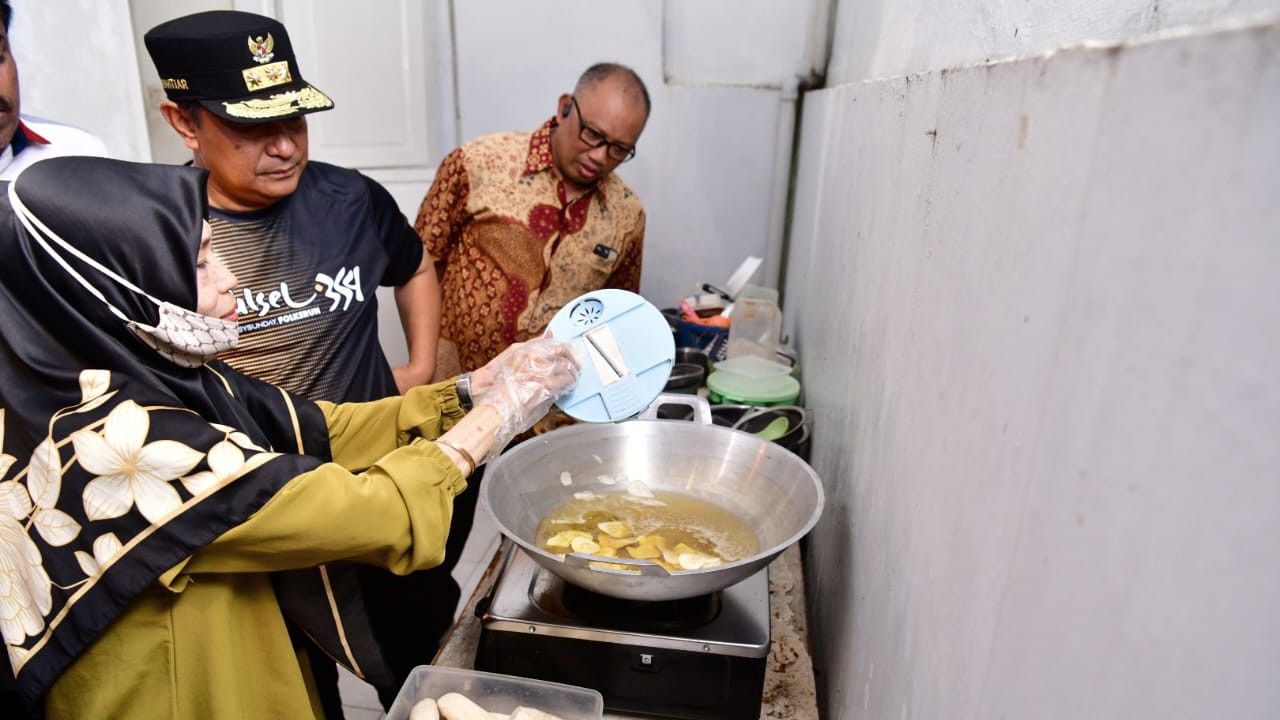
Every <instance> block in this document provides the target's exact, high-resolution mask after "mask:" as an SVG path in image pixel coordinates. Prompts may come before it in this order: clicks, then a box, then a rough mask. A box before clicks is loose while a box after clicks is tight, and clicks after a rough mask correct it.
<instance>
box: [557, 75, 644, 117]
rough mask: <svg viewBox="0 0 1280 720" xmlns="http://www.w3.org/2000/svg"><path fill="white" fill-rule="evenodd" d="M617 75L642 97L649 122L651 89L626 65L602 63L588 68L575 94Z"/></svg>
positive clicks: (579, 81) (579, 80) (580, 79)
mask: <svg viewBox="0 0 1280 720" xmlns="http://www.w3.org/2000/svg"><path fill="white" fill-rule="evenodd" d="M615 75H618V76H620V77H621V78H622V79H623V81H624V82H626V83H627V84H628V85H630V87H629V88H627V89H628V90H631V91H634V92H636V93H637V94H638V95H640V99H641V100H643V101H644V117H645V119H646V120H647V119H648V118H649V108H650V104H649V89H648V88H646V87H645V86H644V81H643V80H641V79H640V76H639V75H637V74H636V71H635V70H632V69H631V68H629V67H627V66H626V65H619V64H618V63H611V62H602V63H596V64H595V65H592V66H591V67H589V68H587V70H586V72H584V73H582V76H581V77H579V78H578V84H577V86H575V87H574V92H575V93H576V92H578V91H580V90H583V89H585V88H589V87H592V86H595V85H599V84H600V83H601V82H604V81H605V80H608V79H609V78H611V77H613V76H615Z"/></svg>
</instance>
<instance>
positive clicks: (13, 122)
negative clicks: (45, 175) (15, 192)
mask: <svg viewBox="0 0 1280 720" xmlns="http://www.w3.org/2000/svg"><path fill="white" fill-rule="evenodd" d="M12 17H13V9H12V8H11V7H10V6H9V0H0V21H3V24H4V30H3V31H0V146H2V147H3V148H4V149H3V150H0V180H12V179H13V178H14V176H15V175H17V174H18V171H19V170H21V169H22V168H24V167H26V166H28V165H30V164H31V163H33V162H36V161H37V160H43V159H44V158H47V157H56V156H58V155H97V156H107V155H108V153H107V148H106V146H105V145H103V144H102V141H101V140H99V139H98V138H96V137H94V136H92V135H90V134H89V133H87V132H85V131H83V130H80V129H79V128H74V127H71V126H70V125H63V124H62V123H56V122H52V121H49V120H41V119H40V118H36V117H31V116H25V117H24V116H22V115H20V114H19V98H18V65H17V63H16V62H15V61H14V59H13V55H12V54H11V53H10V51H9V21H10V20H11V19H12Z"/></svg>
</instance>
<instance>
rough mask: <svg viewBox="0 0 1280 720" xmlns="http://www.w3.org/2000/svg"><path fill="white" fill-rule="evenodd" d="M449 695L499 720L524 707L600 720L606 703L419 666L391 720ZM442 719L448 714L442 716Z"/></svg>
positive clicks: (535, 683) (555, 687) (567, 691)
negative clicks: (497, 717)
mask: <svg viewBox="0 0 1280 720" xmlns="http://www.w3.org/2000/svg"><path fill="white" fill-rule="evenodd" d="M449 693H458V694H460V695H462V696H464V697H466V698H467V699H468V700H470V701H471V702H473V703H475V704H476V705H478V706H480V708H481V709H483V710H485V711H486V712H488V713H491V714H498V715H510V714H511V713H512V712H513V711H515V710H516V708H520V707H525V708H531V709H534V710H539V711H541V712H544V713H548V714H550V715H553V716H555V717H557V718H560V720H600V718H601V717H602V716H603V714H604V698H603V697H602V696H601V695H600V693H598V692H596V691H595V690H591V689H589V688H584V687H578V686H576V685H563V684H561V683H553V682H547V681H545V680H531V679H529V678H522V677H515V676H514V675H499V674H497V673H487V672H480V671H479V670H463V669H460V668H450V667H437V666H435V665H419V666H418V667H416V668H414V669H413V671H412V672H410V673H409V678H408V679H407V680H405V683H404V686H403V687H401V688H400V694H399V695H396V701H395V703H394V704H392V706H391V711H390V712H388V713H387V720H409V717H410V712H411V711H412V709H413V707H414V706H415V705H417V704H418V703H419V702H421V701H422V700H424V699H426V698H431V699H433V700H436V701H439V700H440V698H442V697H444V696H445V695H448V694H449ZM440 717H441V718H444V717H445V715H444V714H443V713H442V714H441V715H440ZM491 717H492V715H491Z"/></svg>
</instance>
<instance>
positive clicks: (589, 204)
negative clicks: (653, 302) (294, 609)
mask: <svg viewBox="0 0 1280 720" xmlns="http://www.w3.org/2000/svg"><path fill="white" fill-rule="evenodd" d="M648 118H649V93H648V91H647V90H646V89H645V86H644V82H643V81H641V80H640V78H639V76H637V75H636V74H635V72H634V71H632V70H631V69H630V68H626V67H623V66H621V65H615V64H612V63H601V64H598V65H593V66H592V67H590V68H588V69H587V71H586V72H585V73H583V74H582V77H581V78H579V80H578V84H577V86H576V87H575V88H574V91H573V94H572V95H568V94H565V95H561V96H560V98H559V101H558V102H557V106H556V114H555V115H554V116H553V117H552V118H551V119H550V120H548V121H547V122H546V123H544V124H543V125H542V127H540V128H538V129H537V130H535V131H533V132H532V133H528V132H522V133H519V132H512V133H497V134H493V135H485V136H482V137H479V138H476V139H474V140H472V141H471V142H469V143H467V144H465V145H463V146H462V147H460V148H458V149H456V150H454V151H453V152H452V153H450V154H449V155H448V157H446V158H445V159H444V162H443V163H441V165H440V169H439V171H438V172H437V173H436V179H435V182H434V183H432V185H431V189H430V190H429V191H428V192H427V196H426V198H425V199H424V200H423V201H422V207H421V208H420V209H419V211H418V220H417V223H416V225H415V227H416V228H417V230H418V234H419V235H420V236H421V237H422V241H423V243H424V245H425V247H426V250H427V252H428V253H430V254H431V256H432V257H434V258H435V259H436V270H437V274H438V275H439V277H440V278H441V281H440V282H441V286H442V312H443V318H442V320H441V328H440V338H441V341H442V344H444V341H449V342H450V343H452V344H454V345H456V349H457V353H458V361H459V363H460V365H461V367H460V368H453V369H454V370H458V369H460V370H464V371H465V370H472V369H474V368H478V367H480V366H482V365H484V364H485V363H486V362H488V361H489V359H490V358H492V357H494V356H495V355H497V354H498V353H499V352H501V351H502V350H503V349H504V348H506V347H507V346H508V345H510V344H511V343H513V342H516V341H519V340H524V339H527V338H531V337H534V336H537V335H539V334H541V333H542V332H543V331H544V330H545V329H546V327H547V323H548V322H550V320H551V318H552V317H553V316H554V315H555V314H556V311H558V310H559V309H560V308H561V307H563V306H564V305H565V304H566V303H568V302H569V301H570V300H572V299H573V298H575V297H577V296H579V295H581V294H582V293H585V292H589V291H591V290H599V289H601V288H621V289H623V290H631V291H632V292H637V291H638V290H639V288H640V259H641V252H642V249H643V244H644V220H645V218H644V208H643V207H642V206H641V204H640V199H639V198H638V197H636V194H635V192H633V191H632V190H631V188H630V187H628V186H627V184H626V183H625V182H623V181H622V180H621V179H620V178H618V177H617V176H616V175H614V174H613V171H614V169H616V168H617V167H618V165H620V164H622V163H624V162H626V161H627V160H630V159H631V158H632V157H634V156H635V148H636V142H637V141H638V140H639V139H640V133H641V132H642V131H643V130H644V125H645V121H647V120H648ZM446 352H447V351H446ZM449 360H451V358H446V357H442V358H441V360H440V362H439V363H438V365H441V366H442V367H439V368H437V371H438V372H443V371H446V370H447V369H449V366H450V365H452V363H451V362H449ZM455 517H456V516H455Z"/></svg>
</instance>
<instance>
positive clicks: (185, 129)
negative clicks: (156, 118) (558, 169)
mask: <svg viewBox="0 0 1280 720" xmlns="http://www.w3.org/2000/svg"><path fill="white" fill-rule="evenodd" d="M160 114H161V115H163V116H164V119H165V120H167V121H168V122H169V125H170V126H172V127H173V129H174V131H175V132H177V133H178V135H179V136H180V137H181V138H182V142H183V143H184V144H185V145H186V146H187V149H188V150H191V151H192V152H196V151H198V150H199V149H200V140H199V139H197V138H196V127H195V123H194V122H193V121H192V119H191V116H189V115H187V114H186V113H185V112H183V110H182V108H180V107H178V103H176V102H174V101H172V100H165V101H164V102H161V103H160Z"/></svg>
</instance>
